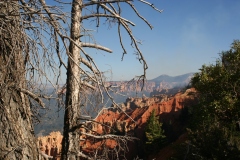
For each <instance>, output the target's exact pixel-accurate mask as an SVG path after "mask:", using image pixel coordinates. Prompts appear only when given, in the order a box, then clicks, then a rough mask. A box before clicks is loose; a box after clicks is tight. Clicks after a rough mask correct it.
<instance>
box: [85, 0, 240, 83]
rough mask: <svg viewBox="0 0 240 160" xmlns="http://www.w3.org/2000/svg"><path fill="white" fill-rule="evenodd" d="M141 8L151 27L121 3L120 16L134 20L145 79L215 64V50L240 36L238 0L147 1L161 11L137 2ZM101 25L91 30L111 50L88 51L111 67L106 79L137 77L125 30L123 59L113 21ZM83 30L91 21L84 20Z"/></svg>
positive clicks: (139, 68)
mask: <svg viewBox="0 0 240 160" xmlns="http://www.w3.org/2000/svg"><path fill="white" fill-rule="evenodd" d="M135 2H136V5H135V6H136V7H137V8H138V10H139V12H140V13H141V14H142V15H143V16H144V17H145V18H146V19H148V21H149V22H150V23H151V24H152V25H153V26H154V29H153V30H150V28H149V27H148V26H147V25H146V24H144V22H142V21H141V20H140V19H139V18H138V17H137V16H136V15H135V14H134V12H132V11H131V10H130V8H129V7H126V6H123V11H122V12H123V17H124V18H126V19H129V20H131V21H132V22H134V23H135V24H136V26H135V27H132V30H133V33H134V35H135V36H136V37H137V38H138V39H140V40H141V41H142V42H143V44H142V45H141V46H140V49H141V50H142V52H143V54H144V56H145V59H146V61H147V63H148V66H149V69H148V70H147V79H153V78H155V77H157V76H159V75H161V74H168V75H170V76H176V75H181V74H185V73H189V72H197V71H198V69H199V68H200V67H201V66H202V65H203V64H210V63H214V62H215V60H216V58H218V53H220V52H221V51H225V50H228V49H229V48H230V45H231V43H232V42H233V40H234V39H240V1H239V0H149V2H151V3H153V4H154V5H155V6H156V7H157V8H159V9H163V10H164V11H163V12H162V13H159V12H156V11H154V10H153V9H152V8H151V7H149V6H146V5H144V4H142V3H139V2H137V1H136V0H135ZM100 24H101V27H100V28H98V29H97V30H96V32H94V35H95V37H96V41H97V42H98V43H100V44H101V45H104V46H106V47H108V48H110V49H112V50H113V53H111V54H110V53H103V52H99V51H96V50H88V52H89V54H90V55H92V56H93V57H94V58H95V61H96V63H97V65H98V67H99V68H100V69H101V70H103V71H107V70H111V71H112V73H113V75H112V77H111V78H110V80H129V79H131V78H133V77H134V76H136V75H141V73H142V65H141V64H140V63H139V62H138V60H137V59H136V56H135V55H134V54H133V53H134V50H133V49H132V47H131V46H130V41H129V38H128V36H127V35H126V33H125V34H123V36H124V41H125V43H124V44H125V45H126V48H127V50H128V54H127V55H126V56H125V58H124V61H121V56H122V49H121V47H120V45H119V40H118V36H117V32H116V31H117V30H116V29H117V25H116V26H114V25H113V26H112V27H111V29H109V26H108V25H104V21H100ZM85 27H86V28H89V29H91V28H92V27H93V28H94V27H95V23H86V24H85Z"/></svg>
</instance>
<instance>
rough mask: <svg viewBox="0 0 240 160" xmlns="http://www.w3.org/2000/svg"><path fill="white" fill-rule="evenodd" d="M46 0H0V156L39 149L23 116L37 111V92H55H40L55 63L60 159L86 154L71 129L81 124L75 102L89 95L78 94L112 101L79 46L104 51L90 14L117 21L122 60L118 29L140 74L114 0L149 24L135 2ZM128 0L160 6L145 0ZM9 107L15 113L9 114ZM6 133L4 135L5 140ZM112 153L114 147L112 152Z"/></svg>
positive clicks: (52, 78)
mask: <svg viewBox="0 0 240 160" xmlns="http://www.w3.org/2000/svg"><path fill="white" fill-rule="evenodd" d="M51 2H52V3H51V4H47V3H46V2H45V0H19V1H16V0H0V5H1V8H0V21H1V23H0V31H1V32H0V36H1V37H0V41H1V44H0V69H1V72H0V76H1V79H0V88H1V93H0V98H1V99H0V107H1V113H0V116H1V118H2V119H3V120H2V121H1V122H0V127H1V130H3V129H4V132H1V133H0V136H1V137H0V138H2V139H3V140H1V143H0V144H1V145H2V146H3V147H1V154H0V156H2V157H3V158H13V159H37V157H36V156H38V155H39V154H38V149H37V147H36V146H37V145H35V140H34V137H33V130H32V120H31V116H33V117H34V113H37V110H38V108H35V107H34V106H37V107H39V106H40V107H42V108H44V107H45V104H44V103H43V99H49V98H57V97H52V96H51V95H45V94H44V93H45V92H44V88H46V87H47V85H46V84H47V83H49V84H51V85H52V87H54V88H55V89H56V90H58V83H59V76H61V70H62V68H65V69H66V70H67V81H66V90H67V91H66V102H65V106H64V107H65V117H64V139H63V142H62V144H63V148H62V159H64V160H65V159H72V160H74V159H79V158H80V157H85V158H87V159H93V158H94V157H91V156H89V155H86V154H84V153H83V152H81V150H80V145H79V144H80V136H81V135H82V134H84V133H83V132H81V131H80V130H79V127H81V126H82V124H81V121H79V120H78V119H79V118H80V117H81V116H82V114H83V107H82V106H84V104H85V103H86V101H89V96H88V95H89V94H86V93H94V94H96V95H98V97H99V99H100V101H101V102H103V98H104V96H103V93H105V94H106V95H108V97H109V98H110V99H111V100H112V102H113V104H114V105H115V106H118V105H117V104H116V103H115V102H114V100H113V98H112V96H111V94H110V92H109V91H110V90H111V86H107V85H106V83H105V82H104V74H103V72H102V71H100V70H99V69H98V67H97V64H96V63H95V61H94V59H93V58H92V57H91V54H89V53H88V52H87V50H85V48H94V49H97V50H102V51H106V52H112V51H111V50H110V49H109V48H107V47H104V46H101V45H99V44H97V43H96V41H95V40H94V38H93V34H92V32H91V31H90V30H89V28H88V27H87V25H85V22H86V21H87V20H90V19H92V20H94V21H95V22H96V27H100V22H101V20H105V21H106V22H107V23H108V24H111V23H115V24H116V25H117V27H118V36H119V44H120V45H121V47H122V49H123V56H122V59H123V57H124V55H125V54H127V50H126V49H125V46H124V44H123V39H124V38H123V37H122V30H125V32H126V33H127V34H128V35H129V37H128V38H129V39H130V40H131V42H132V43H131V45H132V46H133V47H134V48H135V50H136V55H137V58H138V60H139V62H140V63H142V65H143V75H140V76H139V77H138V79H139V80H142V81H143V82H144V80H145V77H146V69H147V63H146V61H145V59H144V57H143V54H142V52H141V50H140V48H139V46H138V45H139V43H140V42H139V41H138V40H137V39H136V38H135V37H134V35H133V33H132V31H131V26H135V24H134V23H133V22H131V21H130V20H128V19H126V18H125V17H122V16H121V15H122V14H121V13H122V12H123V11H124V7H121V5H123V6H128V7H129V8H130V9H131V10H132V11H133V12H134V13H135V14H136V15H137V16H138V17H139V18H140V19H142V20H143V21H144V22H145V23H146V24H147V25H148V26H149V27H150V28H151V29H152V26H151V25H150V23H149V22H148V21H147V20H146V19H145V18H144V17H143V16H142V15H141V14H140V13H139V12H138V10H137V9H136V8H135V6H134V3H135V2H133V0H105V1H102V0H72V2H66V1H60V0H55V1H51ZM136 2H138V3H142V5H148V7H152V8H153V9H154V10H156V11H158V12H161V10H158V9H157V8H155V6H154V5H153V4H151V3H149V2H147V1H144V0H137V1H136ZM68 7H70V8H72V10H71V14H70V15H69V14H68V13H67V12H65V11H64V9H63V8H68ZM146 7H147V6H146ZM69 32H70V33H69ZM84 37H90V39H91V40H90V41H88V42H87V41H84ZM66 57H67V58H66ZM66 61H67V62H66ZM58 100H61V99H58ZM34 104H37V105H34ZM119 110H120V111H121V108H120V107H119ZM13 113H16V114H14V116H15V117H14V116H13ZM130 118H131V117H130ZM14 122H15V123H14ZM16 126H17V127H16ZM10 132H11V134H9V133H10ZM6 135H10V139H9V137H7V136H6ZM86 136H88V137H91V136H92V138H96V139H106V137H107V138H113V139H115V140H117V141H119V139H121V140H122V142H123V141H124V142H125V140H130V139H131V138H130V137H117V136H114V135H95V134H93V135H91V134H86ZM16 137H20V138H16ZM119 144H120V141H119ZM124 144H126V143H124ZM115 153H116V154H118V151H117V152H115ZM2 157H1V158H2ZM19 157H20V158H19ZM95 157H96V156H95Z"/></svg>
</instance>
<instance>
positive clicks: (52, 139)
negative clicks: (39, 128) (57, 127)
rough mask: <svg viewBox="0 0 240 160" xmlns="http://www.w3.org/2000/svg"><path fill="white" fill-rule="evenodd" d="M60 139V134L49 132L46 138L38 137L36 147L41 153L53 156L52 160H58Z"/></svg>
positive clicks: (60, 146)
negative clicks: (37, 146)
mask: <svg viewBox="0 0 240 160" xmlns="http://www.w3.org/2000/svg"><path fill="white" fill-rule="evenodd" d="M62 138H63V136H62V135H61V133H60V132H51V133H50V134H49V135H48V136H44V137H38V145H39V148H40V150H41V152H42V153H45V154H46V155H49V156H53V160H59V159H60V153H61V148H62V144H61V143H62Z"/></svg>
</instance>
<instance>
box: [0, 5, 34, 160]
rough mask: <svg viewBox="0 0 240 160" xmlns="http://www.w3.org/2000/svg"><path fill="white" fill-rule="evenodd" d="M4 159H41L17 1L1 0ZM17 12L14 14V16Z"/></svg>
mask: <svg viewBox="0 0 240 160" xmlns="http://www.w3.org/2000/svg"><path fill="white" fill-rule="evenodd" d="M0 2H1V3H0V13H1V15H5V16H2V17H1V18H0V24H1V26H0V130H1V131H0V159H12V160H20V159H21V160H28V159H29V160H33V159H34V160H35V159H39V157H38V149H37V145H36V140H35V137H34V131H33V126H32V121H31V110H30V104H29V100H28V98H27V97H26V95H24V94H23V93H21V92H19V88H25V87H26V84H25V64H24V58H25V56H24V54H23V48H24V46H26V44H25V42H24V36H23V30H22V29H21V27H20V23H19V16H17V15H18V7H17V4H18V2H17V1H2V0H0ZM10 15H14V16H10Z"/></svg>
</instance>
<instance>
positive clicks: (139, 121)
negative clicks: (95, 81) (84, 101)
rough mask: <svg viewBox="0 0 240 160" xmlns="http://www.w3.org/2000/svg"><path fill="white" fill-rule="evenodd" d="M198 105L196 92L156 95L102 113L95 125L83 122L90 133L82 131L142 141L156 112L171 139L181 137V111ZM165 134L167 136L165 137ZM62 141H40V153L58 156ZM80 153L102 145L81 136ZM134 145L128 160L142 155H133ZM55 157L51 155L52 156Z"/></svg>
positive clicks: (108, 143) (50, 138) (53, 136)
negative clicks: (152, 115)
mask: <svg viewBox="0 0 240 160" xmlns="http://www.w3.org/2000/svg"><path fill="white" fill-rule="evenodd" d="M196 103H197V94H196V91H195V89H193V88H191V89H187V90H186V91H185V92H184V93H181V92H179V93H177V94H175V95H174V96H171V95H164V94H160V95H155V96H153V97H150V98H149V97H145V96H143V97H141V98H132V97H129V98H127V99H126V101H125V102H124V103H122V104H120V106H121V109H119V108H118V107H117V106H112V107H110V108H104V109H102V111H101V113H100V114H99V115H98V116H97V117H96V118H95V119H94V120H95V121H96V122H93V123H92V122H91V123H90V122H86V126H88V127H89V128H91V130H86V129H83V128H81V129H80V130H81V131H82V132H86V133H91V134H94V135H104V134H106V133H108V134H117V135H129V136H134V137H137V138H139V139H140V142H141V141H142V140H143V139H144V127H145V126H146V122H147V120H148V117H149V116H150V113H151V112H152V111H153V109H155V112H156V116H158V117H159V121H160V122H161V123H164V124H170V123H171V126H172V130H171V133H169V134H173V135H171V136H172V137H174V138H177V137H178V136H180V135H181V134H182V132H183V124H181V122H180V118H179V117H180V115H181V114H182V111H183V109H186V108H188V107H190V106H193V105H194V104H196ZM167 134H168V133H167ZM61 138H62V136H61V135H60V133H59V132H54V133H51V134H50V135H49V136H46V137H40V138H39V146H40V148H41V150H42V152H44V153H46V154H48V155H51V153H52V152H51V151H53V152H54V153H57V154H59V153H60V148H61ZM81 138H82V139H85V141H82V142H81V144H80V145H81V149H82V150H83V151H84V152H86V153H87V152H90V151H92V150H94V149H96V148H98V147H99V145H100V144H101V142H99V141H95V142H93V141H90V140H88V138H87V136H86V135H82V137H81ZM105 145H106V146H108V147H109V148H112V147H114V146H115V145H116V142H115V141H111V140H107V141H105ZM136 145H139V142H138V144H134V143H130V144H129V149H130V152H131V154H130V155H127V156H129V157H128V159H132V158H134V156H136V155H139V154H140V153H139V152H141V151H139V150H138V151H136V148H138V147H137V146H136ZM53 155H54V154H52V156H53Z"/></svg>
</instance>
